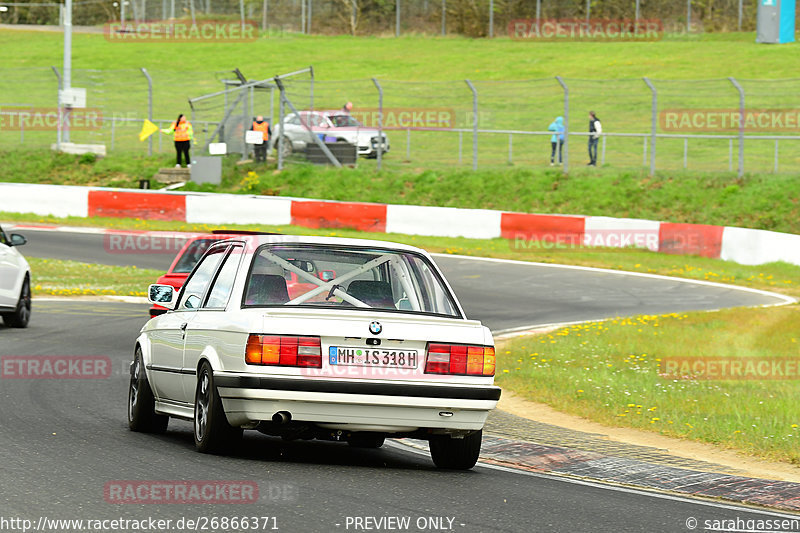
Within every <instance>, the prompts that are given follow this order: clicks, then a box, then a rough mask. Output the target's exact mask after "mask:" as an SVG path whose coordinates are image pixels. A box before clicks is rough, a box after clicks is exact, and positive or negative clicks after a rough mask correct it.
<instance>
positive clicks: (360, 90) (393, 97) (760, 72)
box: [0, 30, 800, 172]
mask: <svg viewBox="0 0 800 533" xmlns="http://www.w3.org/2000/svg"><path fill="white" fill-rule="evenodd" d="M754 41H755V35H754V34H753V33H733V34H725V35H700V36H696V35H695V36H686V37H673V38H669V39H665V40H663V41H659V42H651V43H574V42H567V43H545V42H541V43H535V42H520V41H512V40H510V39H508V38H497V39H468V38H463V37H446V38H441V37H423V36H406V37H402V38H400V39H396V38H393V37H385V38H384V37H349V36H303V35H295V34H283V35H277V36H271V37H270V38H261V39H260V40H258V41H257V42H255V43H250V42H248V43H213V42H212V43H161V44H160V43H152V42H151V43H118V42H109V41H108V40H106V39H105V37H104V36H103V35H101V34H76V35H74V37H73V68H74V72H73V86H75V87H86V88H87V89H88V91H89V92H88V95H89V96H88V105H89V106H90V107H98V108H100V109H102V111H103V113H104V114H105V115H106V116H115V117H117V118H120V119H124V118H129V119H141V118H143V117H145V116H146V113H147V105H148V104H147V84H146V80H145V78H144V76H143V75H142V73H141V72H140V71H139V68H140V67H145V68H147V69H148V71H149V72H150V74H151V75H152V77H153V83H154V102H153V105H154V116H155V117H157V118H166V119H170V120H171V119H173V118H174V117H175V116H177V114H178V113H179V112H183V113H189V108H188V106H187V99H188V98H191V97H197V96H200V95H203V94H207V93H211V92H214V91H218V90H220V89H222V88H223V86H222V84H221V83H220V81H219V80H220V79H221V78H223V77H231V71H232V70H233V68H235V67H238V68H240V69H241V70H242V72H244V73H245V75H246V76H247V77H248V78H249V79H264V78H268V77H271V76H274V75H275V74H278V73H281V72H289V71H294V70H297V69H298V68H302V67H304V66H307V65H313V66H314V68H315V74H316V79H315V94H314V105H315V107H317V108H324V107H333V108H339V107H340V106H341V105H342V104H343V103H344V102H345V101H348V100H350V101H352V102H354V104H355V108H356V111H358V110H359V109H370V108H376V107H377V99H378V96H377V91H376V89H375V87H374V86H373V84H372V81H371V80H370V78H372V77H376V78H378V79H380V80H381V83H382V85H383V88H384V93H385V95H384V105H385V107H386V108H398V107H400V108H409V107H410V108H415V109H436V110H439V109H446V110H452V111H453V112H454V114H455V117H456V125H457V126H459V127H462V128H470V127H471V125H472V121H471V110H472V95H471V93H470V91H469V89H468V87H467V85H466V84H465V83H464V81H463V80H464V79H470V80H472V81H473V82H474V83H475V86H476V88H477V90H478V94H479V105H480V115H479V117H480V127H481V128H483V129H511V130H523V129H524V130H529V131H530V130H536V131H543V130H546V128H547V125H548V124H549V123H550V122H551V121H552V119H553V118H554V117H555V116H556V115H559V114H562V113H563V111H562V110H563V93H562V90H561V88H560V86H559V85H558V83H557V82H556V81H555V76H562V77H563V78H564V79H566V80H567V82H568V84H569V86H570V103H571V113H570V117H571V124H572V126H571V129H572V130H573V131H579V132H582V131H585V130H586V127H587V121H588V119H587V112H588V110H590V109H595V110H596V111H597V112H598V114H599V116H600V118H601V119H602V120H603V124H604V129H605V130H606V131H608V132H648V131H649V130H650V105H651V95H650V91H649V89H648V88H647V86H646V85H645V84H644V82H643V81H642V77H643V76H647V77H650V78H651V79H653V80H656V81H655V82H656V85H657V86H658V88H659V109H661V110H665V109H675V108H729V109H730V108H737V106H738V93H737V92H736V90H735V89H734V88H733V85H731V83H730V82H729V81H728V80H727V77H729V76H733V77H736V78H737V79H739V80H742V84H743V86H744V87H745V89H746V91H747V106H748V107H749V108H762V109H764V108H767V109H775V108H788V109H797V108H798V107H800V90H799V89H800V82H798V81H797V80H796V79H795V80H786V79H788V78H795V77H796V70H797V69H796V67H797V61H796V56H797V49H798V46H800V45H798V44H787V45H781V46H765V45H759V44H756V43H755V42H754ZM0 45H1V46H3V49H4V50H6V51H7V55H6V57H5V59H4V63H3V68H2V69H0V74H1V76H0V102H3V105H4V106H6V107H7V106H9V105H11V104H31V105H36V106H52V105H53V103H54V95H55V92H56V78H55V76H54V75H53V72H52V71H51V70H50V66H52V65H56V66H58V65H61V63H62V36H61V35H60V33H58V32H52V33H51V32H25V31H19V30H3V31H0ZM265 57H266V58H269V61H267V62H265V61H264V59H263V58H265ZM176 65H178V66H179V69H180V70H177V69H176ZM21 69H25V70H21ZM764 78H768V79H773V80H784V81H776V82H772V83H769V84H764V83H761V82H754V81H746V80H758V79H764ZM696 79H702V80H706V81H703V82H693V81H681V82H673V81H666V80H696ZM342 80H345V81H342ZM512 80H515V81H512ZM659 80H660V81H659ZM287 83H290V98H291V99H292V100H293V101H294V102H295V103H296V104H297V105H298V106H300V107H307V106H308V105H309V104H308V103H309V95H308V89H309V87H308V83H307V80H304V81H295V82H294V83H293V84H292V82H287ZM276 101H277V100H276V97H274V95H273V96H272V97H270V95H269V94H268V93H256V94H255V96H254V111H255V112H256V113H257V112H262V113H263V114H265V115H268V114H270V112H271V111H273V112H274V114H275V115H277V103H276ZM222 105H223V101H222V98H221V97H220V98H219V99H217V100H215V101H213V102H212V103H207V104H201V105H200V106H199V107H198V110H197V120H198V121H200V120H209V121H218V120H219V119H220V116H221V108H222ZM140 127H141V123H140V122H139V121H138V120H133V121H131V122H127V123H117V124H116V127H115V131H114V132H113V133H112V131H111V126H110V124H105V125H104V126H103V128H102V130H100V131H89V132H74V135H73V137H74V138H75V139H77V140H78V141H79V142H102V143H105V144H106V145H107V146H109V147H110V146H111V145H112V144H113V145H114V149H115V150H127V151H134V152H139V153H141V152H142V151H143V150H144V146H145V145H144V144H142V143H140V142H139V141H138V140H137V139H136V134H137V133H138V131H139V129H140ZM197 133H198V138H199V139H201V140H203V141H204V140H205V138H206V135H207V134H208V132H203V131H202V128H201V127H200V126H199V124H198V127H197ZM687 133H690V132H687ZM21 137H24V139H22V138H21ZM53 137H54V135H53V132H35V131H29V132H25V134H24V136H23V135H21V134H20V132H19V131H2V132H0V143H2V145H4V146H14V145H17V144H21V143H23V142H24V143H26V144H28V145H31V144H33V145H36V146H45V145H49V144H50V143H51V142H53V141H54V138H53ZM112 137H114V141H113V143H112V140H111V138H112ZM390 137H391V139H392V145H393V153H391V154H390V155H389V156H388V158H387V164H388V165H389V166H391V167H394V168H395V169H397V167H402V161H403V160H405V159H406V157H405V152H406V138H405V132H404V131H394V132H390ZM159 140H160V143H161V144H160V145H159ZM548 141H549V139H548V138H547V137H530V136H520V135H516V136H515V137H514V139H513V161H514V164H515V165H517V166H522V167H528V166H531V165H535V166H543V165H547V163H548V154H549V142H548ZM607 142H608V146H607V153H606V162H607V163H608V164H609V165H612V166H613V167H614V168H629V167H642V166H646V164H645V163H644V162H643V154H642V151H643V146H642V143H643V141H642V139H632V138H610V137H609V138H607ZM155 144H156V146H155V149H156V150H159V146H160V148H161V150H162V151H163V152H164V153H171V151H172V150H171V143H170V141H169V139H168V138H166V137H165V136H161V135H160V134H158V138H157V139H156V141H155ZM410 144H411V147H410V154H411V157H410V159H411V164H412V165H425V166H426V167H428V166H434V167H435V166H439V167H442V168H443V167H449V166H453V165H461V166H463V167H464V168H465V169H466V168H469V167H470V165H471V160H470V148H471V139H470V137H469V133H466V134H464V138H463V139H462V140H461V147H462V150H463V157H462V158H461V161H460V162H459V159H458V145H459V138H458V135H457V134H456V133H454V132H450V131H444V132H421V131H414V132H412V135H411V143H410ZM734 144H735V143H734ZM571 146H572V148H571V151H570V153H571V161H572V162H573V164H581V163H583V162H585V161H584V158H585V155H586V154H585V152H586V148H585V139H584V138H578V137H575V138H572V139H571ZM773 150H774V147H773V143H772V141H755V140H754V141H748V144H747V146H746V149H745V165H746V167H745V168H746V169H747V170H748V171H752V172H771V171H772V170H773ZM658 151H659V157H658V165H659V167H660V168H664V169H671V170H681V169H683V140H682V139H660V140H659V147H658ZM779 152H780V160H779V169H780V170H781V171H784V172H785V171H789V169H791V168H794V167H795V166H796V164H797V163H799V162H800V143H797V142H794V141H784V142H782V143H781V145H780V150H779ZM733 157H734V166H735V164H736V162H735V158H736V153H735V150H734V156H733ZM507 160H508V136H507V135H506V134H482V135H481V136H480V142H479V161H480V164H481V165H483V166H491V167H494V168H502V167H504V166H505V165H506V161H507ZM729 164H730V163H729V144H728V140H693V141H692V142H691V143H690V146H689V150H688V168H689V169H690V170H699V171H702V170H713V171H722V170H725V169H727V168H728V165H729Z"/></svg>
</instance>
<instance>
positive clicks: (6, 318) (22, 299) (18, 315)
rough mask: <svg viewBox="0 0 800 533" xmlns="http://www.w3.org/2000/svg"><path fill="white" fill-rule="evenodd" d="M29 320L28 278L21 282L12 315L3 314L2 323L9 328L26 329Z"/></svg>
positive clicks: (29, 295)
mask: <svg viewBox="0 0 800 533" xmlns="http://www.w3.org/2000/svg"><path fill="white" fill-rule="evenodd" d="M30 319H31V282H30V280H29V279H28V276H27V275H26V276H25V280H24V281H23V282H22V288H21V289H20V291H19V300H17V307H16V308H15V309H14V312H12V313H3V322H5V324H6V326H8V327H11V328H26V327H28V322H29V321H30Z"/></svg>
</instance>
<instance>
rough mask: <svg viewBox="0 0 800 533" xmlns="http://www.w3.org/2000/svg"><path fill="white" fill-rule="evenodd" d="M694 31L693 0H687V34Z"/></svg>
mask: <svg viewBox="0 0 800 533" xmlns="http://www.w3.org/2000/svg"><path fill="white" fill-rule="evenodd" d="M691 33H692V0H686V35H689V34H691Z"/></svg>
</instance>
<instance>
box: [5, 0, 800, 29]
mask: <svg viewBox="0 0 800 533" xmlns="http://www.w3.org/2000/svg"><path fill="white" fill-rule="evenodd" d="M62 5H63V4H61V3H58V2H41V1H38V0H36V1H32V2H26V1H19V0H18V1H16V2H3V3H2V6H3V7H4V8H5V10H3V11H0V23H10V24H49V25H55V24H60V23H61V22H62V20H63V19H62V17H63V10H62ZM73 6H74V8H73V24H76V25H86V26H97V25H102V24H104V23H106V22H112V21H117V22H125V23H129V24H138V23H142V22H145V21H156V20H162V21H165V20H174V19H188V20H192V21H197V20H203V19H209V18H213V19H216V20H240V21H242V22H243V23H244V21H245V20H247V21H250V22H251V23H254V24H255V25H257V26H258V27H260V28H261V30H262V31H270V32H275V31H278V32H300V33H314V34H358V35H374V34H386V35H391V34H395V35H398V36H399V35H402V34H406V33H426V34H442V35H444V34H460V35H469V36H473V37H496V36H503V35H508V34H509V28H510V27H511V24H512V23H513V22H514V21H516V20H520V19H527V20H537V21H541V20H552V19H559V20H588V19H593V20H609V19H616V20H623V19H627V20H637V19H641V20H658V21H660V23H661V24H662V25H663V28H664V29H665V30H666V31H667V32H681V33H683V32H687V31H688V32H702V31H730V30H748V31H751V30H753V29H755V25H756V10H757V3H756V2H754V1H752V0H749V1H748V0H715V1H714V2H710V1H704V0H686V1H672V2H664V1H652V0H160V1H159V0H149V1H148V0H75V2H74V3H73ZM798 16H800V11H798Z"/></svg>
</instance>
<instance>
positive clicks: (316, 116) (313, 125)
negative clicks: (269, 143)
mask: <svg viewBox="0 0 800 533" xmlns="http://www.w3.org/2000/svg"><path fill="white" fill-rule="evenodd" d="M306 126H307V127H306ZM309 130H310V131H309ZM275 133H276V137H275V138H276V141H275V146H276V147H277V146H278V141H277V139H280V138H281V137H283V155H284V157H285V156H288V155H291V154H292V153H293V152H302V151H305V149H306V146H307V145H308V144H309V143H313V142H314V141H313V136H314V135H317V136H320V138H321V139H322V140H323V141H324V142H346V143H349V144H352V145H355V146H356V148H357V151H358V155H360V156H364V157H369V158H374V157H377V156H378V147H379V144H380V143H379V140H380V139H381V136H380V135H379V132H378V130H377V129H375V128H369V127H366V126H364V125H363V124H361V123H360V122H359V121H358V120H356V118H355V117H353V116H352V115H350V114H349V113H347V112H345V111H341V110H339V111H300V112H299V113H290V114H288V115H286V116H285V117H284V119H283V122H282V123H281V124H279V125H278V127H277V128H276V132H275ZM382 138H383V148H382V150H383V152H388V151H389V138H388V137H387V136H386V133H385V132H384V133H383V137H382Z"/></svg>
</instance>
